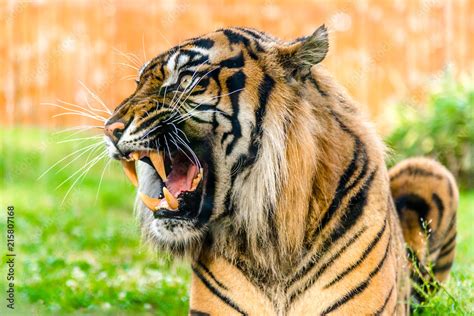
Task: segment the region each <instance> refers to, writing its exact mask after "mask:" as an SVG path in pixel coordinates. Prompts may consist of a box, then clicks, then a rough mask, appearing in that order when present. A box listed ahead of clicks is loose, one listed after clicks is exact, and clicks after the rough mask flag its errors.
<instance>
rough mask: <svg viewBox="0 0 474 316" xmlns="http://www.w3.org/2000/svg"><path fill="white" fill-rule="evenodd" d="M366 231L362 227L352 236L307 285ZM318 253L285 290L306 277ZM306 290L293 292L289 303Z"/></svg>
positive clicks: (316, 259) (365, 227)
mask: <svg viewBox="0 0 474 316" xmlns="http://www.w3.org/2000/svg"><path fill="white" fill-rule="evenodd" d="M366 230H367V226H364V227H362V228H361V229H360V230H359V231H358V232H357V233H356V234H355V235H354V236H352V237H351V239H349V240H348V241H347V243H346V244H344V246H342V247H341V248H340V249H339V250H338V251H337V252H336V253H335V254H334V255H333V256H332V257H331V258H329V259H328V260H327V261H326V262H325V263H324V264H322V265H321V267H320V268H319V269H318V270H317V271H316V273H314V275H313V276H312V277H311V282H310V284H309V285H312V284H313V283H314V281H315V280H317V279H318V278H319V277H320V276H321V275H322V274H323V273H324V271H326V269H327V268H329V267H330V266H331V265H332V264H333V262H334V261H335V260H337V259H338V258H339V257H340V256H341V255H342V254H343V253H344V252H345V251H346V250H347V248H349V246H350V245H352V244H353V243H354V242H356V241H357V240H358V239H359V237H360V236H361V235H362V234H363V233H364V232H365V231H366ZM319 256H320V254H319V252H318V253H316V254H314V255H313V256H312V257H311V258H310V259H309V263H308V264H306V265H305V266H304V267H303V268H302V269H301V270H300V271H298V273H297V274H296V275H295V276H294V277H293V279H292V280H291V281H290V282H289V285H288V286H287V287H286V288H287V289H288V288H289V287H290V286H291V285H292V284H294V283H295V282H296V281H297V280H298V279H300V278H302V277H303V276H304V275H306V274H307V273H308V272H309V271H310V270H311V269H312V268H313V267H314V266H315V265H316V263H317V262H318V259H319ZM307 288H309V286H306V287H304V288H302V289H299V290H297V291H295V293H293V294H292V295H291V296H290V299H289V301H290V302H291V301H293V300H294V298H295V297H296V296H297V295H299V294H301V293H302V292H304V291H305V290H306V289H307Z"/></svg>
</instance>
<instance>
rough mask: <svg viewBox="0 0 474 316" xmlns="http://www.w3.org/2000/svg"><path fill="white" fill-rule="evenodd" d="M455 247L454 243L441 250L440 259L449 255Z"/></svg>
mask: <svg viewBox="0 0 474 316" xmlns="http://www.w3.org/2000/svg"><path fill="white" fill-rule="evenodd" d="M455 248H456V244H453V245H451V247H448V248H446V249H444V250H441V252H440V253H439V255H438V259H441V258H443V257H446V256H447V255H449V254H451V253H452V252H453V250H454V249H455Z"/></svg>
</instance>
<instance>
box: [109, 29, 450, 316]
mask: <svg viewBox="0 0 474 316" xmlns="http://www.w3.org/2000/svg"><path fill="white" fill-rule="evenodd" d="M327 48H328V41H327V32H326V30H325V28H324V27H321V28H319V29H318V30H317V31H316V32H315V33H314V34H313V35H311V36H308V37H304V38H301V39H299V40H296V41H293V42H282V41H280V40H278V39H275V38H273V37H272V36H269V35H267V34H265V33H262V32H259V31H256V30H253V29H246V28H230V29H223V30H218V31H216V32H214V33H211V34H207V35H205V36H202V37H198V38H194V39H191V40H189V41H186V42H184V43H183V44H181V45H179V46H178V47H176V48H173V49H171V50H170V51H168V52H166V53H164V54H162V55H160V56H158V57H156V58H154V59H153V60H151V61H150V62H149V63H147V65H145V66H144V68H143V69H142V71H141V72H140V75H139V77H140V78H139V82H138V86H137V90H136V91H135V92H134V94H133V95H132V96H130V97H129V98H127V99H126V100H125V101H124V102H123V103H122V104H121V105H120V106H119V107H118V108H117V109H116V111H115V113H114V116H113V117H112V118H111V119H110V120H109V121H110V122H114V121H117V120H120V121H122V122H124V123H125V125H126V126H127V129H126V130H125V132H124V134H123V135H122V137H121V139H120V142H119V146H121V147H120V148H122V150H150V149H151V147H150V146H151V145H150V144H152V143H154V142H155V143H156V142H159V139H155V138H153V133H152V132H151V131H156V130H157V129H166V126H165V125H166V122H167V120H169V119H170V118H173V117H176V116H177V117H180V116H186V115H187V113H189V108H190V107H193V106H196V105H199V109H198V110H197V111H195V113H194V114H195V115H193V116H190V119H189V120H186V121H185V122H184V123H183V124H182V125H180V126H178V127H179V128H180V129H181V130H182V131H183V134H185V135H186V137H187V138H189V139H190V146H193V145H192V144H193V143H197V144H199V146H203V147H204V148H205V150H203V151H202V152H201V154H199V152H197V153H198V156H199V157H200V158H201V159H202V160H203V161H205V162H206V163H207V165H208V166H209V172H208V173H207V175H208V179H207V182H206V186H207V187H206V189H205V192H206V193H205V194H204V201H205V203H202V206H201V209H200V210H199V212H198V215H197V216H196V218H188V219H157V218H154V217H153V216H152V214H151V212H150V211H149V210H148V209H146V207H145V206H144V205H143V204H142V203H141V202H138V204H137V209H138V214H139V217H140V221H141V226H142V231H143V233H144V235H145V237H146V238H147V239H148V240H151V242H152V243H153V244H154V245H156V246H157V247H159V248H161V249H165V250H168V251H171V252H172V253H174V254H175V255H184V256H187V257H189V258H190V260H191V262H192V269H193V278H192V285H191V302H190V314H191V315H327V314H341V315H345V314H357V315H368V314H375V315H392V314H397V315H405V314H407V313H408V301H409V295H410V265H411V264H410V262H409V261H408V260H407V256H406V247H405V240H406V241H407V243H408V246H409V247H410V249H413V253H414V255H415V256H416V257H417V258H418V260H419V261H420V263H421V264H423V265H426V264H428V263H429V262H433V263H434V264H435V265H434V270H433V271H434V272H435V275H436V277H437V278H438V279H439V280H443V279H444V278H446V276H447V273H448V271H449V267H450V265H451V264H452V258H453V256H454V246H455V213H454V212H455V209H456V204H457V189H456V185H455V183H454V181H453V179H452V177H451V176H450V174H449V172H448V171H446V170H445V169H444V168H443V167H441V166H440V165H439V164H437V163H435V162H433V161H431V160H423V159H418V160H411V161H407V162H404V163H402V164H400V165H399V166H397V167H395V168H394V169H392V170H391V171H390V177H391V180H389V173H388V171H387V169H386V167H385V163H384V145H383V144H382V142H381V140H380V139H379V137H378V136H377V135H376V134H375V132H374V130H373V128H372V127H371V126H370V124H368V123H367V119H366V118H365V117H364V116H363V115H362V114H360V113H359V109H358V107H357V106H356V105H354V102H353V101H352V100H351V99H350V98H349V96H348V95H347V94H346V93H345V92H344V89H343V88H341V87H340V86H338V85H337V84H336V83H335V82H334V81H333V80H332V79H331V77H330V76H329V75H328V74H327V73H326V71H325V70H324V69H323V68H322V67H321V66H320V65H318V63H319V62H320V61H321V60H323V59H324V57H325V55H326V52H327ZM197 65H202V69H198V68H199V67H197ZM183 69H184V70H183ZM193 73H194V74H195V73H198V74H199V77H200V80H201V84H197V85H195V86H194V88H193V89H195V90H192V91H191V92H189V91H187V92H186V90H185V92H184V93H183V94H185V96H184V98H183V99H182V101H181V102H179V103H178V106H177V107H176V106H173V99H175V98H176V92H175V93H174V94H173V93H169V91H173V89H175V88H176V86H179V83H180V80H181V81H182V80H183V79H182V78H183V77H184V76H192V75H193ZM190 80H191V81H192V80H194V79H193V78H191V79H190ZM173 85H175V86H174V87H173ZM163 87H166V89H165V88H163ZM168 87H170V88H169V89H170V90H168V92H167V91H166V90H167V89H168ZM196 87H197V88H196ZM210 96H214V97H215V98H210ZM211 100H212V102H211ZM174 104H176V102H174ZM210 111H211V112H210ZM158 146H164V145H163V144H161V145H158ZM199 146H196V147H193V148H195V149H196V151H198V150H199ZM147 168H148V169H149V167H147V166H146V165H143V166H142V168H141V170H140V172H139V178H140V179H145V181H144V182H141V184H140V186H141V187H140V189H141V190H145V192H146V191H147V190H148V191H152V190H153V185H154V184H153V181H152V180H150V179H151V178H150V177H151V176H150V172H152V171H150V170H147ZM415 168H416V169H415ZM418 169H419V170H420V171H419V172H418V171H414V170H418ZM428 174H429V175H428ZM437 176H439V177H440V178H439V179H438V178H437ZM147 179H148V180H147ZM441 183H443V185H444V186H441ZM450 192H451V193H450ZM392 196H393V197H394V198H395V204H394V201H393V199H392ZM415 196H416V198H414V197H415ZM395 205H397V209H395ZM419 206H421V208H420V207H419ZM204 207H207V209H205V211H204ZM420 212H421V213H420ZM422 216H423V218H424V219H425V220H426V221H427V222H428V224H429V227H430V228H431V230H432V231H431V234H430V235H429V236H428V237H427V238H424V237H419V236H420V235H419V233H420V226H419V223H420V218H421V217H422ZM400 220H401V225H400ZM427 241H429V247H428V248H426V247H425V246H426V243H427ZM426 249H428V250H426ZM412 278H415V276H414V275H413V274H412Z"/></svg>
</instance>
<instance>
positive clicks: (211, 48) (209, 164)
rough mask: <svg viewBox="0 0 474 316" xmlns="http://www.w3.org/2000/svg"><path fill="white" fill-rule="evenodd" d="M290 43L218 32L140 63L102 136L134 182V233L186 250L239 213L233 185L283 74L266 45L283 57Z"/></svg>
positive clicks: (249, 161) (248, 161)
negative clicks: (131, 87)
mask: <svg viewBox="0 0 474 316" xmlns="http://www.w3.org/2000/svg"><path fill="white" fill-rule="evenodd" d="M292 45H294V44H292ZM292 45H290V44H287V45H283V46H282V44H281V43H280V42H277V40H275V39H273V38H271V37H269V36H268V35H265V34H264V33H260V32H257V31H254V30H248V29H240V28H237V29H225V30H220V31H216V32H214V33H211V34H208V35H205V36H202V37H199V38H195V39H191V40H188V41H185V42H184V43H182V44H180V45H178V46H176V47H174V48H172V49H170V50H168V51H167V52H165V53H163V54H161V55H159V56H157V57H155V58H153V59H152V60H150V61H149V62H147V63H146V64H145V65H144V66H143V67H142V69H140V71H139V74H138V79H137V86H136V89H135V91H134V92H133V93H132V94H131V95H130V96H129V97H128V98H126V99H125V100H124V101H123V102H122V103H121V104H120V105H119V106H118V107H117V108H116V109H115V111H114V113H113V115H112V117H110V118H109V120H108V121H107V123H106V126H105V133H106V138H105V141H106V145H107V146H108V149H109V154H110V156H111V157H112V158H114V159H118V160H120V161H121V163H122V164H123V166H124V169H125V173H126V174H127V176H128V177H129V178H130V180H131V181H132V182H133V183H134V184H135V185H136V186H137V187H138V192H139V197H140V199H138V200H137V208H138V212H139V213H140V218H141V224H142V229H143V231H144V233H145V235H146V236H148V237H149V238H151V239H152V240H153V241H154V242H155V243H156V244H158V245H159V246H163V247H165V248H167V249H168V250H172V251H175V252H182V251H186V247H189V246H190V245H193V242H200V241H201V240H202V239H203V237H204V236H205V234H206V232H207V231H208V230H209V226H210V225H213V223H216V220H217V219H219V218H222V217H224V216H226V215H229V214H231V213H233V212H234V211H238V210H234V209H235V205H236V203H235V201H234V199H235V198H236V197H237V196H240V194H239V192H238V190H239V188H236V187H235V183H236V181H239V179H240V181H242V179H243V178H244V177H249V174H250V173H251V168H252V165H253V164H254V163H255V162H256V160H257V159H258V158H259V155H260V154H259V150H260V143H261V137H262V134H263V124H264V118H265V113H266V111H267V110H266V106H267V102H268V99H269V98H270V97H271V93H272V92H273V91H274V90H275V87H276V86H277V85H279V84H286V81H287V80H288V78H287V77H285V75H284V74H285V72H284V71H281V72H280V69H279V68H282V69H283V68H284V66H283V65H282V62H280V61H279V60H275V59H279V57H280V55H279V54H278V53H275V51H274V49H273V47H278V49H280V50H282V52H283V51H284V53H288V52H287V51H288V47H291V46H292ZM282 60H284V58H283V59H282ZM280 65H282V66H281V67H280ZM269 67H272V68H273V69H268V68H269ZM269 71H270V72H271V75H270V74H269ZM248 198H251V197H248ZM194 245H195V244H194Z"/></svg>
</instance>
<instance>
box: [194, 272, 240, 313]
mask: <svg viewBox="0 0 474 316" xmlns="http://www.w3.org/2000/svg"><path fill="white" fill-rule="evenodd" d="M192 270H193V272H194V274H196V276H197V277H198V278H199V279H200V280H201V281H202V283H203V284H204V285H205V286H206V287H207V289H208V290H209V291H210V292H211V293H212V294H214V295H215V296H217V297H218V298H220V299H221V300H222V301H223V302H224V303H225V304H226V305H228V306H230V307H232V308H233V309H234V310H235V311H237V312H238V313H240V314H241V315H247V313H246V312H244V311H242V310H241V309H240V307H239V306H237V304H236V303H235V302H233V301H232V300H231V299H230V298H228V297H227V296H225V295H224V294H222V293H221V292H219V291H218V290H217V289H216V288H215V287H214V286H212V285H211V283H209V281H208V280H207V279H206V278H205V277H204V276H203V275H202V274H201V273H200V272H199V271H198V270H197V269H195V268H194V267H192Z"/></svg>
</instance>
